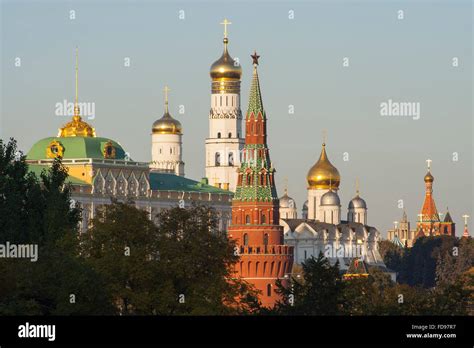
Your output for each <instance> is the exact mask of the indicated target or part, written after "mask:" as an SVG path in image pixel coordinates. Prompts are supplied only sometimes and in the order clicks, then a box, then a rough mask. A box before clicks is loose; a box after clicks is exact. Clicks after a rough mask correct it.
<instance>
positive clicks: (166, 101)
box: [163, 86, 170, 114]
mask: <svg viewBox="0 0 474 348" xmlns="http://www.w3.org/2000/svg"><path fill="white" fill-rule="evenodd" d="M169 91H170V89H169V87H168V86H165V88H164V89H163V92H164V97H165V114H167V113H169V109H168V92H169Z"/></svg>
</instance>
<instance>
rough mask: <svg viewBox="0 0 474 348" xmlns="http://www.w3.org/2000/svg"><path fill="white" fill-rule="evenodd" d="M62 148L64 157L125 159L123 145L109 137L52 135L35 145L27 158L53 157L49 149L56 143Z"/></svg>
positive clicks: (41, 158)
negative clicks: (49, 153)
mask: <svg viewBox="0 0 474 348" xmlns="http://www.w3.org/2000/svg"><path fill="white" fill-rule="evenodd" d="M56 142H57V143H59V144H60V147H61V148H62V152H63V155H62V158H63V159H73V158H96V159H104V158H107V159H119V160H123V159H125V151H124V149H123V148H122V146H121V145H120V144H119V143H117V142H115V141H113V140H111V139H107V138H97V137H50V138H44V139H41V140H40V141H38V142H37V143H36V144H34V145H33V147H32V148H31V150H30V151H29V152H28V154H27V155H26V159H27V160H43V159H48V158H53V157H54V156H51V155H48V152H49V151H48V150H49V149H50V148H51V145H52V144H54V143H56Z"/></svg>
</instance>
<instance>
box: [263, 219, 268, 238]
mask: <svg viewBox="0 0 474 348" xmlns="http://www.w3.org/2000/svg"><path fill="white" fill-rule="evenodd" d="M266 223H267V219H266V216H265V214H262V224H266ZM265 235H266V236H267V237H268V235H267V234H265Z"/></svg>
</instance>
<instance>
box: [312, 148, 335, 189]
mask: <svg viewBox="0 0 474 348" xmlns="http://www.w3.org/2000/svg"><path fill="white" fill-rule="evenodd" d="M306 180H307V181H308V189H329V188H330V189H334V190H337V189H338V188H339V184H340V182H341V176H340V175H339V171H338V170H337V168H336V167H334V166H333V165H332V164H331V162H329V159H328V157H327V154H326V144H324V143H323V148H322V150H321V155H320V156H319V160H318V162H316V164H314V165H313V166H312V167H311V169H310V170H309V172H308V175H307V176H306Z"/></svg>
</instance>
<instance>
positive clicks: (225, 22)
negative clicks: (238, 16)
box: [221, 18, 232, 38]
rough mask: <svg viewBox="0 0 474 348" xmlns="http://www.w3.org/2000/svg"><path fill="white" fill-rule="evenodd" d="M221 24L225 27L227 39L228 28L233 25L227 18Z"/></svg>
mask: <svg viewBox="0 0 474 348" xmlns="http://www.w3.org/2000/svg"><path fill="white" fill-rule="evenodd" d="M221 24H222V25H224V38H227V26H228V25H229V24H232V23H231V22H229V21H228V20H227V18H224V21H223V22H222V23H221Z"/></svg>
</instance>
